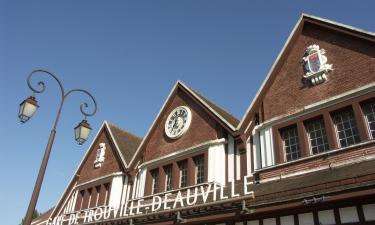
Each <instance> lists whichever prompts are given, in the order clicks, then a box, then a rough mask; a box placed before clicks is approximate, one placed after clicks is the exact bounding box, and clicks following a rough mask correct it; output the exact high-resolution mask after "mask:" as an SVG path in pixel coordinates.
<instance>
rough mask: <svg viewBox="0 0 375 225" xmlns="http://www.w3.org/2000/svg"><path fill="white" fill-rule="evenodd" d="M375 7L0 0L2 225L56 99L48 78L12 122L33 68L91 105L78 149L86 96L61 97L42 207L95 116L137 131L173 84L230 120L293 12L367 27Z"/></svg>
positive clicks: (9, 219) (69, 169) (15, 208)
mask: <svg viewBox="0 0 375 225" xmlns="http://www.w3.org/2000/svg"><path fill="white" fill-rule="evenodd" d="M374 8H375V3H374V2H373V1H314V2H312V1H283V2H281V1H267V2H265V1H229V0H228V1H219V0H215V1H213V0H212V1H88V0H87V1H55V2H53V1H32V2H31V1H24V2H21V1H7V2H5V1H0V77H1V81H0V91H1V94H0V101H1V103H2V108H1V111H0V115H1V117H0V118H1V126H0V137H1V139H0V140H1V145H2V146H1V148H0V149H1V150H0V151H1V156H2V160H1V163H0V168H1V178H2V182H1V184H2V185H0V201H1V204H0V212H1V214H2V224H9V225H11V224H18V223H19V222H20V220H21V218H22V217H23V216H24V214H25V211H26V208H27V205H28V202H29V199H30V196H31V192H32V189H33V185H34V181H35V178H36V174H37V171H38V169H39V163H40V161H41V158H42V155H43V152H44V148H45V144H46V142H47V138H48V135H49V130H50V129H51V126H52V123H53V120H54V117H55V113H56V110H57V105H58V100H59V92H58V89H57V85H56V84H55V83H54V81H52V80H50V79H48V78H47V79H46V80H47V90H46V92H45V93H44V94H41V95H38V96H37V98H38V100H39V105H40V108H39V111H38V112H37V113H36V115H35V117H34V118H32V119H31V120H30V121H29V122H28V123H26V124H24V125H21V124H20V123H19V122H18V118H17V110H18V105H19V103H20V102H21V101H22V100H23V99H24V98H25V97H27V96H28V95H30V94H31V91H30V90H29V89H28V87H27V85H26V77H27V75H28V73H29V72H30V71H31V70H32V69H34V68H47V69H49V70H51V71H52V72H54V73H56V74H57V75H58V76H59V78H60V79H61V81H62V82H63V84H64V86H65V88H66V89H67V90H68V89H71V88H84V89H87V90H89V91H91V92H92V93H93V94H94V95H95V97H96V99H97V101H98V107H99V109H98V113H97V114H96V115H95V117H93V118H89V122H90V123H91V125H92V127H93V128H94V132H93V134H92V135H91V139H90V140H89V141H88V143H87V144H85V145H83V146H78V145H77V144H76V143H75V141H74V138H73V127H75V126H76V124H77V123H78V122H79V121H80V120H81V119H82V116H81V114H80V112H79V104H80V102H81V101H82V100H86V98H85V97H84V96H83V95H79V94H78V95H72V96H71V98H69V99H68V101H67V102H66V104H65V107H64V109H63V111H62V116H61V120H60V124H59V126H58V130H57V135H56V141H55V144H54V148H53V151H52V154H51V158H50V161H49V165H48V168H47V172H46V176H45V180H44V184H43V187H42V191H41V194H40V198H39V202H38V206H37V208H38V209H39V210H40V211H45V210H47V209H48V208H50V207H51V206H53V205H54V204H55V203H56V202H57V201H58V199H59V198H60V196H61V194H62V192H63V191H64V189H65V187H66V185H67V183H68V182H69V180H70V178H71V176H72V174H73V172H74V171H75V169H76V167H77V166H78V164H79V162H80V160H81V158H82V156H83V154H84V153H85V151H86V150H87V148H88V146H89V144H90V142H91V141H92V138H93V137H94V135H95V133H96V132H97V130H98V128H99V127H100V125H101V123H102V122H103V120H105V119H106V120H108V121H111V122H113V123H115V124H117V125H119V126H120V127H122V128H124V129H127V130H129V131H131V132H134V133H135V134H138V135H140V136H143V135H144V134H145V133H146V131H147V130H148V128H149V126H150V125H151V123H152V121H153V120H154V118H155V116H156V114H157V112H158V111H159V109H160V107H161V105H162V103H163V102H164V100H165V98H166V97H167V95H168V94H169V92H170V90H171V88H172V87H173V85H174V83H175V82H176V80H178V79H180V80H182V81H184V82H185V83H186V84H188V85H189V86H191V87H192V88H193V89H195V90H198V91H199V92H200V93H202V94H203V95H205V96H206V97H208V98H209V99H211V100H213V101H214V102H216V103H217V104H218V105H220V106H222V107H223V108H225V109H227V110H228V111H229V112H231V113H233V114H234V115H235V116H236V117H237V118H241V117H242V116H243V114H244V112H245V111H246V109H247V107H248V105H249V104H250V102H251V99H252V97H253V96H254V94H255V93H256V92H257V90H258V88H259V87H260V85H261V83H262V81H263V80H264V78H265V76H266V74H267V72H268V70H269V69H270V67H271V65H272V64H273V62H274V60H275V58H276V56H277V54H278V53H279V51H280V49H281V48H282V45H283V44H284V42H285V41H286V39H287V37H288V35H289V33H290V31H291V30H292V28H293V26H294V25H295V23H296V22H297V20H298V18H299V17H300V14H301V13H302V12H306V13H309V14H313V15H316V16H320V17H323V18H327V19H331V20H335V21H338V22H341V23H345V24H349V25H352V26H356V27H359V28H363V29H366V30H370V31H375V24H374V21H375V14H374V12H373V9H374ZM40 77H41V76H40ZM41 78H42V77H41Z"/></svg>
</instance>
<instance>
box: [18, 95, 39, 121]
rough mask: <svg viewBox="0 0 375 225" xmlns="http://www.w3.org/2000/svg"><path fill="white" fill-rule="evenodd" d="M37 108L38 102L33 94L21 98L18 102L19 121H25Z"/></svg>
mask: <svg viewBox="0 0 375 225" xmlns="http://www.w3.org/2000/svg"><path fill="white" fill-rule="evenodd" d="M38 108H39V106H38V102H37V101H36V99H35V97H34V96H30V97H28V98H27V99H25V100H23V102H21V104H20V110H19V111H18V118H20V121H21V123H26V122H27V121H28V120H29V119H30V118H31V117H32V116H33V114H34V113H35V111H36V110H37V109H38Z"/></svg>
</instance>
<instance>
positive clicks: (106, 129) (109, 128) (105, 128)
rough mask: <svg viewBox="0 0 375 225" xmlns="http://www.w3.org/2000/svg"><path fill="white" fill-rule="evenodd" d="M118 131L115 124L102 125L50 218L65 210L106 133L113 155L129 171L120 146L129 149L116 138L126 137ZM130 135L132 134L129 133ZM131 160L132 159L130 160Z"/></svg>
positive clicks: (123, 168)
mask: <svg viewBox="0 0 375 225" xmlns="http://www.w3.org/2000/svg"><path fill="white" fill-rule="evenodd" d="M117 129H120V128H114V125H113V124H109V123H108V122H107V121H104V122H103V124H102V125H101V127H100V129H99V130H98V132H97V134H96V135H95V137H94V139H93V141H92V142H91V144H90V147H89V148H88V149H87V151H86V153H85V155H84V156H83V158H82V160H81V162H80V164H79V165H78V167H77V169H76V171H75V172H74V174H73V176H72V178H71V180H70V182H69V184H68V186H67V187H66V189H65V191H64V192H63V195H62V196H61V198H60V199H59V201H58V202H57V204H56V207H55V208H54V209H53V211H52V213H51V214H50V217H53V216H56V214H57V215H59V214H60V213H61V210H62V209H63V208H64V206H65V204H66V201H67V199H68V198H69V196H70V195H71V192H72V190H73V188H74V186H75V185H76V184H77V180H78V177H77V175H78V174H79V173H80V171H81V169H82V167H83V166H84V164H85V162H86V161H87V159H88V157H89V155H90V153H91V152H92V151H94V150H95V149H94V147H95V146H94V145H95V144H96V143H97V142H98V139H99V138H100V136H101V135H102V134H103V133H105V134H104V135H106V134H109V136H108V137H109V138H108V139H109V140H108V141H109V142H110V143H111V147H113V148H112V149H113V154H114V155H115V157H116V158H118V159H119V164H120V166H121V168H122V170H123V171H125V170H126V169H127V163H126V160H125V156H124V155H123V153H122V151H121V150H120V148H119V147H120V146H121V147H124V146H125V147H128V146H126V145H125V144H123V143H122V144H120V145H119V144H118V143H119V140H116V138H119V137H121V136H124V135H123V134H120V132H119V131H118V130H117ZM123 132H126V131H123ZM114 134H115V135H114ZM129 134H130V133H129ZM128 160H130V159H128ZM56 210H59V211H56Z"/></svg>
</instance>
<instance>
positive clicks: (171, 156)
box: [138, 138, 226, 169]
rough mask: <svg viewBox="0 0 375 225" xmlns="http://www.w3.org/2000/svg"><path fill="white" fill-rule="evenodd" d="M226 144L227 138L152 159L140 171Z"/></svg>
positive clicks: (140, 166) (143, 164)
mask: <svg viewBox="0 0 375 225" xmlns="http://www.w3.org/2000/svg"><path fill="white" fill-rule="evenodd" d="M224 143H226V139H225V138H221V139H215V140H210V141H206V142H202V143H200V144H197V145H194V146H191V147H189V148H185V149H180V150H177V151H175V152H172V153H170V154H168V155H164V156H161V157H158V158H155V159H151V160H149V161H147V162H144V163H142V164H141V165H139V166H138V169H142V168H145V167H150V166H153V165H154V164H156V163H163V162H165V161H169V160H172V159H175V158H178V157H180V156H183V155H186V154H190V153H193V152H196V151H199V150H202V149H204V148H207V147H211V146H215V145H220V144H224Z"/></svg>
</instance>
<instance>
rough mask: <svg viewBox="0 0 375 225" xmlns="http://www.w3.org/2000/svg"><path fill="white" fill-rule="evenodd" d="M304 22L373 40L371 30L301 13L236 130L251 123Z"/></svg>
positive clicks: (244, 128) (374, 38)
mask: <svg viewBox="0 0 375 225" xmlns="http://www.w3.org/2000/svg"><path fill="white" fill-rule="evenodd" d="M306 22H308V23H311V24H314V25H318V26H321V27H325V28H328V29H331V30H335V31H338V32H341V33H345V34H348V35H352V36H355V37H358V38H362V39H364V40H367V41H371V42H375V33H373V32H368V31H365V30H362V29H358V28H355V27H352V26H348V25H345V24H341V23H337V22H334V21H331V20H327V19H323V18H320V17H316V16H312V15H307V14H302V15H301V17H300V18H299V20H298V22H297V24H296V25H295V27H294V28H293V30H292V32H291V34H290V35H289V37H288V39H287V41H286V42H285V44H284V46H283V48H282V49H281V51H280V53H279V55H278V56H277V58H276V60H275V62H274V64H273V65H272V67H271V69H270V71H269V72H268V74H267V76H266V78H265V80H264V81H263V83H262V85H261V87H260V88H259V90H258V92H257V94H256V95H255V97H254V98H253V101H252V102H251V104H250V106H249V107H248V109H247V110H246V113H245V114H244V116H243V117H242V120H241V122H240V123H239V124H238V126H237V127H236V130H237V132H238V133H243V132H246V131H247V129H248V127H249V126H250V123H251V118H252V116H253V114H254V113H255V112H254V110H256V109H257V108H258V106H259V104H261V100H262V97H263V96H264V95H265V94H266V93H267V91H268V89H269V88H270V86H271V85H272V83H273V81H274V79H275V76H276V75H277V70H278V69H279V68H280V66H281V64H282V62H283V61H284V59H285V58H286V57H287V55H288V52H289V50H290V49H291V47H292V46H293V43H294V41H295V39H296V38H297V37H298V36H299V34H300V32H301V30H302V29H303V27H304V24H305V23H306Z"/></svg>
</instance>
